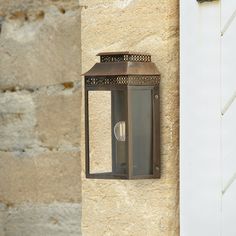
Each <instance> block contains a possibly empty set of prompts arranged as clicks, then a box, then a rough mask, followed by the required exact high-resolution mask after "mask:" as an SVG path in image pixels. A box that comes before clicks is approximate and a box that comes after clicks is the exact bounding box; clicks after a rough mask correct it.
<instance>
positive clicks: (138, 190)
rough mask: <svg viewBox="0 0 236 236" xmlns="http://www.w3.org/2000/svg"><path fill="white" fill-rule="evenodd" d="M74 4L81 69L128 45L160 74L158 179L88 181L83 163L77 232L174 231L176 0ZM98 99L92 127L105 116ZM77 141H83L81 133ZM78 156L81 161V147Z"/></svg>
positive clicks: (136, 235) (161, 234)
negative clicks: (148, 56) (78, 6)
mask: <svg viewBox="0 0 236 236" xmlns="http://www.w3.org/2000/svg"><path fill="white" fill-rule="evenodd" d="M80 3H81V5H84V6H86V7H84V8H83V9H82V71H83V72H86V71H87V70H88V69H90V67H91V66H92V65H93V64H94V63H95V62H96V61H98V60H99V58H96V57H95V55H96V54H97V53H98V52H102V51H122V50H124V51H126V50H127V51H129V50H131V51H141V52H148V53H151V54H152V60H153V62H155V63H156V65H157V66H158V69H159V70H160V72H161V75H162V78H161V114H160V115H161V139H162V142H161V158H162V177H161V179H160V180H157V179H155V180H132V181H125V180H91V179H85V177H84V168H83V175H82V176H83V177H82V178H83V180H82V199H83V200H82V201H83V204H82V211H83V214H82V232H83V235H84V236H94V235H96V236H108V235H112V236H113V235H114V236H121V235H122V236H124V235H127V236H143V235H149V236H156V235H158V236H172V235H173V236H177V235H179V217H178V213H179V209H178V201H179V200H178V176H179V174H178V126H179V123H178V109H179V108H178V104H179V96H178V84H179V77H178V72H179V70H178V1H177V0H172V1H166V0H158V1H156V0H148V1H142V0H81V2H80ZM104 99H105V98H104V97H103V98H101V100H96V101H95V102H96V104H94V106H93V108H94V109H95V111H93V114H97V119H98V120H99V122H97V123H93V127H94V129H96V127H97V130H101V129H100V125H101V123H104V122H106V120H107V119H108V115H109V114H108V113H107V110H106V108H105V106H104V103H103V101H104ZM82 125H84V122H83V121H82ZM106 134H109V131H107V132H106V130H105V131H104V130H103V131H101V132H98V133H96V135H97V143H96V142H93V144H92V145H94V147H93V148H94V149H95V148H96V145H98V146H99V145H100V143H101V142H102V140H107V138H108V136H106ZM82 143H83V146H84V133H83V135H82ZM104 143H106V141H104ZM104 148H106V146H105V145H104ZM108 151H109V148H108ZM96 159H97V160H101V161H103V159H104V158H103V157H101V156H97V158H96ZM82 160H83V162H84V148H82ZM83 164H84V163H83ZM95 164H96V163H95ZM98 165H99V164H98ZM83 167H84V165H83Z"/></svg>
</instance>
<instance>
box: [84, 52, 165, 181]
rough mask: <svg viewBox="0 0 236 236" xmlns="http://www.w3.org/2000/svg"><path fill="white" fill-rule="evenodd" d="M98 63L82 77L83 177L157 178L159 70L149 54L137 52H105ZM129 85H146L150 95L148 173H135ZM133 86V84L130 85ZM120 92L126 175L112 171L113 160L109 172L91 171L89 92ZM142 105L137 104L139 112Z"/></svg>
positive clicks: (158, 154)
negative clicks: (122, 105) (151, 166)
mask: <svg viewBox="0 0 236 236" xmlns="http://www.w3.org/2000/svg"><path fill="white" fill-rule="evenodd" d="M98 56H100V62H99V63H96V64H95V65H94V66H93V67H92V68H91V69H90V70H89V71H88V72H86V73H85V74H84V76H85V148H86V177H87V178H96V179H148V178H160V171H161V166H160V115H159V113H160V111H159V109H160V105H159V101H160V98H159V97H160V96H159V83H160V73H159V71H158V70H157V68H156V66H155V64H154V63H152V62H151V55H150V54H147V53H136V52H127V51H125V52H105V53H99V54H98ZM132 86H137V88H138V87H140V88H142V87H145V89H147V90H148V91H151V94H152V95H151V96H152V137H151V139H152V143H151V147H152V163H153V170H152V174H150V175H134V171H133V165H134V162H133V161H134V157H133V151H132V148H131V147H132V142H133V138H132V135H131V133H132V132H131V131H132V121H131V120H130V119H129V118H130V116H131V115H132V114H131V106H132V103H131V100H130V93H129V91H130V89H132ZM133 88H134V87H133ZM96 90H98V91H123V92H124V99H125V101H126V104H125V109H124V117H125V121H126V135H127V140H126V145H127V154H126V156H127V160H126V161H127V164H128V171H127V174H119V173H118V174H117V173H115V165H116V164H115V160H113V161H114V163H113V166H112V172H109V173H97V174H91V173H90V154H89V153H90V150H89V107H88V106H89V103H88V92H89V91H96ZM141 109H142V108H141V107H140V112H142V110H141Z"/></svg>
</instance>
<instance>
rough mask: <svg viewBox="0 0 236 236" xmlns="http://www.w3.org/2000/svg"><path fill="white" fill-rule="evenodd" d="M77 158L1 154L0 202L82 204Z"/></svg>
mask: <svg viewBox="0 0 236 236" xmlns="http://www.w3.org/2000/svg"><path fill="white" fill-rule="evenodd" d="M80 172H81V167H80V155H79V153H76V152H46V153H43V154H41V155H39V156H34V157H31V158H30V157H28V156H26V155H25V156H24V154H22V155H21V156H18V155H17V154H15V153H9V152H8V153H5V152H0V186H1V187H0V202H3V203H5V204H9V205H14V204H15V203H22V202H53V201H62V202H81V180H80Z"/></svg>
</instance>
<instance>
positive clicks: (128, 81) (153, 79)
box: [85, 75, 160, 86]
mask: <svg viewBox="0 0 236 236" xmlns="http://www.w3.org/2000/svg"><path fill="white" fill-rule="evenodd" d="M159 81H160V77H159V76H144V75H137V76H109V77H86V78H85V83H86V85H87V86H107V85H114V86H115V85H157V84H159Z"/></svg>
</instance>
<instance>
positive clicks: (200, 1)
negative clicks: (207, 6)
mask: <svg viewBox="0 0 236 236" xmlns="http://www.w3.org/2000/svg"><path fill="white" fill-rule="evenodd" d="M197 1H198V2H199V3H202V2H214V1H218V0H197Z"/></svg>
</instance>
